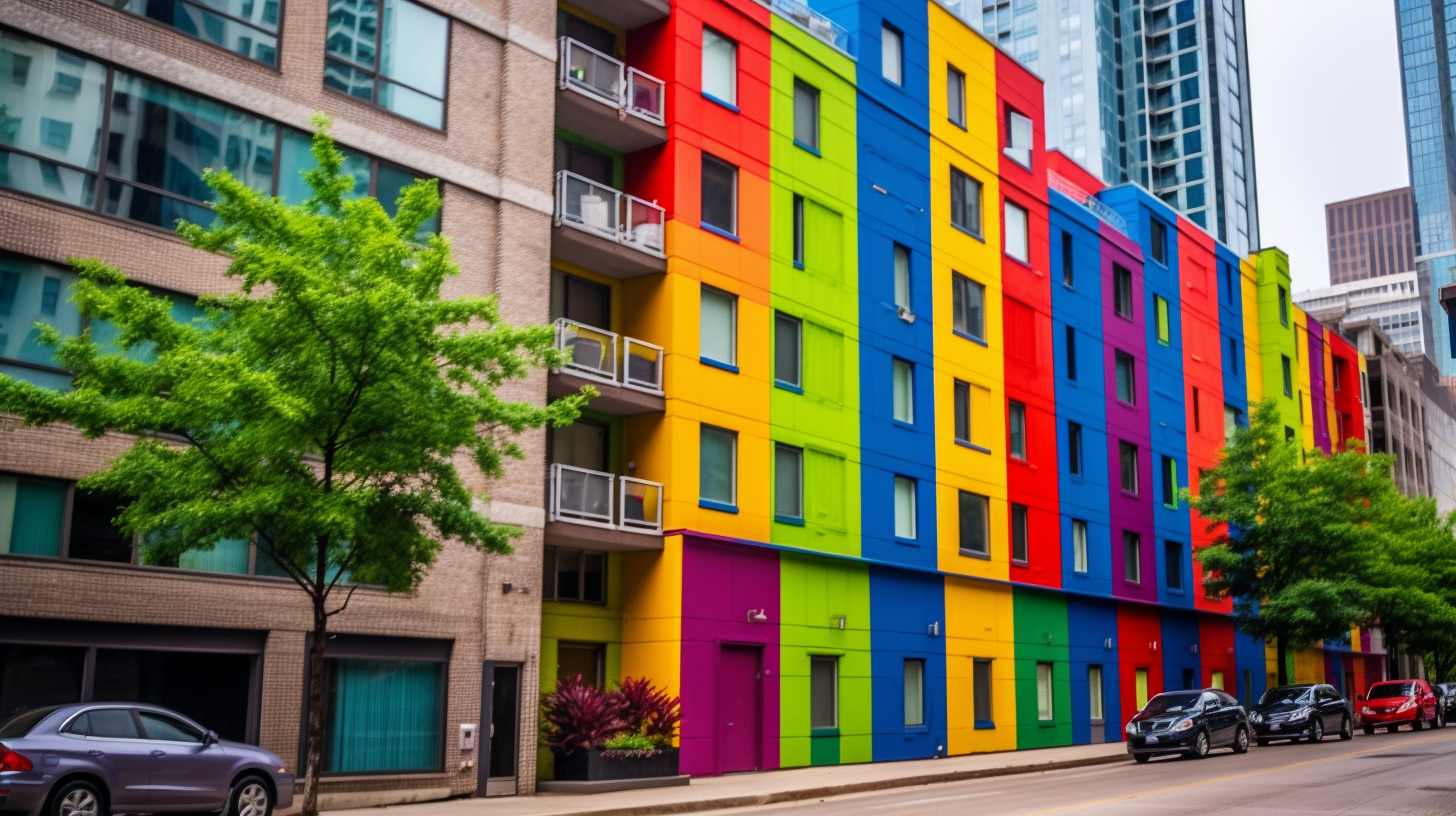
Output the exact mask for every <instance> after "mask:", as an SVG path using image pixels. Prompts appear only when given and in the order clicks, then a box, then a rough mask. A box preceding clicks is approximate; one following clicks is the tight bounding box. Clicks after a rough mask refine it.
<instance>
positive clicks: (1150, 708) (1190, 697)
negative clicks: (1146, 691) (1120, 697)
mask: <svg viewBox="0 0 1456 816" xmlns="http://www.w3.org/2000/svg"><path fill="white" fill-rule="evenodd" d="M1202 696H1203V694H1202V692H1197V691H1186V692H1183V693H1181V694H1159V695H1158V696H1157V697H1154V698H1153V699H1151V700H1149V701H1148V704H1147V705H1146V706H1143V713H1144V714H1148V715H1151V716H1154V717H1156V716H1159V715H1161V714H1179V713H1182V712H1186V711H1192V710H1194V709H1195V708H1196V707H1197V706H1198V700H1199V698H1200V697H1202Z"/></svg>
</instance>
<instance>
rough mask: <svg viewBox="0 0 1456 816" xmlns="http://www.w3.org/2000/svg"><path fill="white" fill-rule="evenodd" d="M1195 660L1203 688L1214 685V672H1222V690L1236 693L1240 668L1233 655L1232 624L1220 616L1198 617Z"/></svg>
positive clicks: (1231, 620)
mask: <svg viewBox="0 0 1456 816" xmlns="http://www.w3.org/2000/svg"><path fill="white" fill-rule="evenodd" d="M1198 658H1199V663H1200V664H1201V673H1202V675H1203V686H1204V688H1208V687H1210V686H1212V685H1213V673H1214V672H1215V671H1221V672H1223V683H1224V685H1223V688H1224V691H1227V692H1228V693H1229V694H1235V695H1236V694H1237V693H1238V676H1239V665H1238V660H1237V655H1236V654H1235V653H1234V622H1233V619H1232V618H1226V617H1223V616H1222V615H1199V616H1198Z"/></svg>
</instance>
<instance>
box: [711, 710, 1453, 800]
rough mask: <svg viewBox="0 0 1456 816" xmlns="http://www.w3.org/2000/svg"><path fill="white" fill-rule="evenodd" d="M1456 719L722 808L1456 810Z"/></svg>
mask: <svg viewBox="0 0 1456 816" xmlns="http://www.w3.org/2000/svg"><path fill="white" fill-rule="evenodd" d="M1453 758H1456V729H1451V730H1443V731H1436V732H1424V733H1411V732H1408V731H1401V732H1399V733H1397V734H1384V733H1380V734H1376V735H1375V736H1371V737H1366V736H1363V735H1362V736H1359V737H1357V738H1356V739H1355V740H1354V741H1353V742H1341V741H1339V740H1337V739H1333V738H1330V739H1327V740H1326V741H1325V742H1323V743H1320V744H1318V745H1305V744H1300V745H1288V744H1284V743H1276V744H1274V745H1270V746H1269V747H1267V748H1254V749H1252V750H1251V751H1250V752H1249V753H1248V754H1245V755H1243V756H1235V755H1234V754H1231V753H1229V752H1228V751H1219V752H1216V753H1214V754H1212V755H1211V756H1209V757H1208V758H1207V759H1204V760H1201V761H1190V760H1184V759H1178V758H1168V759H1157V760H1153V762H1151V763H1150V764H1148V765H1142V766H1137V765H1134V764H1133V763H1132V762H1131V761H1129V762H1127V763H1125V764H1117V765H1113V766H1108V767H1102V768H1092V769H1079V770H1068V771H1055V772H1051V773H1043V774H1029V775H1025V776H1011V777H1000V778H995V779H981V780H975V781H971V782H962V783H951V784H946V785H932V786H925V787H919V788H908V789H900V790H892V791H886V792H883V793H872V794H862V795H855V796H843V797H835V798H830V799H821V800H819V801H817V802H813V803H804V804H791V805H778V806H773V807H765V808H744V809H738V810H733V811H719V812H722V813H765V814H768V813H772V814H790V813H792V814H825V816H827V814H877V813H886V812H894V811H903V812H908V813H914V814H915V816H934V815H935V814H962V813H967V812H975V813H976V814H978V816H992V815H993V814H1052V813H1078V814H1140V813H1149V814H1152V813H1157V814H1178V815H1179V816H1181V815H1182V814H1204V813H1219V814H1225V813H1250V814H1254V813H1257V814H1331V813H1339V814H1352V815H1353V814H1385V813H1401V814H1456V776H1453V774H1452V769H1453V767H1456V766H1453V764H1452V760H1453Z"/></svg>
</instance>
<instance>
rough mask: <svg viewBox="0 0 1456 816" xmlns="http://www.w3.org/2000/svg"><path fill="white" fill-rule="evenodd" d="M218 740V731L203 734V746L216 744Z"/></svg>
mask: <svg viewBox="0 0 1456 816" xmlns="http://www.w3.org/2000/svg"><path fill="white" fill-rule="evenodd" d="M217 741H218V736H217V732H216V731H208V732H207V733H206V734H203V735H202V747H203V748H206V747H207V746H209V745H216V744H217Z"/></svg>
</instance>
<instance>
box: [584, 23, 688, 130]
mask: <svg viewBox="0 0 1456 816" xmlns="http://www.w3.org/2000/svg"><path fill="white" fill-rule="evenodd" d="M557 46H558V48H559V50H560V55H559V59H558V60H557V64H558V65H560V66H561V67H560V76H558V77H557V81H558V82H559V83H560V85H561V87H562V88H563V89H569V90H573V91H576V92H578V93H582V94H585V95H587V96H589V97H591V98H593V99H596V100H598V101H599V102H601V103H602V104H605V105H610V106H612V107H613V108H616V109H617V110H620V111H622V112H624V113H628V114H631V115H633V116H636V117H639V118H641V119H645V120H647V121H649V122H652V123H653V124H657V125H661V124H663V123H664V122H665V121H666V120H665V119H664V107H663V103H664V101H665V98H666V86H665V85H664V83H663V81H662V80H660V79H658V78H657V77H655V76H652V75H651V74H649V73H646V72H644V71H639V70H637V69H636V68H628V67H627V66H625V65H623V64H622V62H621V61H620V60H618V59H616V58H614V57H611V56H608V55H607V54H603V53H602V52H600V51H598V50H596V49H595V48H592V47H591V46H589V45H587V44H586V43H583V42H578V41H577V40H573V39H572V38H570V37H562V38H561V39H560V40H559V41H558V43H557Z"/></svg>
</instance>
